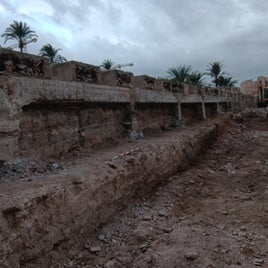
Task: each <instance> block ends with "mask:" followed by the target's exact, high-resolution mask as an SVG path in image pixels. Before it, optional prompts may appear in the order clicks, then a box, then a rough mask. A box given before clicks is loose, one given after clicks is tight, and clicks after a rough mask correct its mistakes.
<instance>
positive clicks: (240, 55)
mask: <svg viewBox="0 0 268 268" xmlns="http://www.w3.org/2000/svg"><path fill="white" fill-rule="evenodd" d="M33 1H34V0H33ZM43 1H44V0H43ZM76 2H77V3H78V5H74V4H73V2H72V1H71V0H69V1H66V0H58V1H54V0H46V3H48V4H50V6H51V7H52V8H53V9H54V11H55V12H54V14H53V16H52V17H50V18H48V20H50V21H52V22H54V24H55V27H59V28H60V29H64V31H66V33H67V35H68V36H69V39H70V40H69V41H68V42H67V41H66V40H65V37H64V36H57V34H56V33H53V31H51V29H50V28H49V27H48V28H47V29H46V31H43V30H42V27H39V30H38V31H37V33H38V35H39V37H40V44H41V43H42V44H43V43H51V44H55V46H57V47H61V48H63V51H62V54H63V55H64V56H66V57H67V58H68V59H73V60H79V61H85V62H87V63H92V64H97V65H98V64H100V63H101V61H102V60H103V59H105V58H111V59H112V60H114V61H117V62H118V63H128V62H134V64H135V65H134V67H133V68H132V69H131V70H133V72H134V73H136V74H141V73H147V74H149V75H155V76H165V75H166V70H167V69H168V68H170V67H173V66H178V65H183V64H187V65H189V64H191V65H192V66H193V68H194V69H198V70H200V71H205V69H206V66H207V65H208V63H209V62H211V61H214V60H221V61H222V62H224V64H225V66H226V69H227V70H226V71H227V72H229V73H231V74H232V75H233V76H234V78H235V79H237V80H239V81H243V80H246V79H248V78H250V77H252V76H253V75H256V74H257V73H260V74H263V73H265V72H267V71H266V69H265V68H267V67H266V66H267V65H266V58H267V56H268V51H267V48H266V47H268V46H267V44H268V39H267V38H266V34H265V29H266V24H267V14H268V12H267V11H268V2H267V1H266V0H259V1H252V0H225V1H221V0H204V1H196V0H188V1H185V0H183V1H182V0H166V1H163V0H137V1H133V0H116V1H109V0H108V1H105V0H90V1H88V0H77V1H76ZM0 3H1V4H2V5H4V6H5V8H6V10H7V12H8V15H6V16H4V17H2V18H0V21H1V25H2V27H1V29H0V30H1V31H2V32H3V31H4V29H5V27H7V26H8V25H9V24H10V23H11V22H12V20H13V19H20V20H25V21H26V22H27V23H29V24H31V23H32V22H33V21H34V25H33V26H32V27H31V28H33V29H34V28H35V27H38V25H46V24H43V23H44V22H43V21H40V19H39V18H38V17H33V16H31V17H28V18H26V17H22V14H19V13H18V10H17V8H16V4H14V3H13V4H12V1H6V0H0ZM20 4H23V2H20ZM13 15H14V18H13V17H12V18H11V19H10V21H7V18H8V16H13ZM3 25H5V26H3ZM44 27H46V26H43V28H44ZM34 30H35V29H34ZM59 31H60V30H59ZM70 36H71V37H72V38H70ZM34 49H36V47H35V48H34ZM245 62H246V64H245Z"/></svg>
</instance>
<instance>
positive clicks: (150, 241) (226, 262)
mask: <svg viewBox="0 0 268 268" xmlns="http://www.w3.org/2000/svg"><path fill="white" fill-rule="evenodd" d="M235 121H236V122H235ZM235 121H233V122H232V123H230V124H229V126H228V128H227V129H226V131H225V133H224V134H223V135H222V136H221V137H220V138H219V139H218V141H217V142H216V143H214V144H213V145H212V146H211V148H210V149H209V150H208V152H207V154H206V155H205V156H203V157H202V158H200V160H199V161H198V162H197V163H195V164H193V166H192V167H191V168H190V169H188V170H187V171H184V172H182V173H178V174H176V175H175V176H173V177H170V178H169V179H168V180H166V178H163V181H168V182H167V183H165V185H162V186H160V187H158V188H157V189H156V191H155V192H154V193H152V194H150V195H148V196H147V197H145V198H142V199H140V200H137V201H136V202H135V203H132V204H129V205H128V206H127V208H126V209H125V210H124V211H122V212H121V213H118V214H117V215H115V216H114V217H113V218H112V220H110V221H109V223H108V224H106V225H104V226H102V227H100V228H98V229H97V230H96V231H95V233H94V235H93V236H92V237H88V242H87V243H86V244H85V245H84V247H83V248H80V249H76V248H68V247H67V246H65V248H62V249H61V250H62V252H65V257H66V258H67V260H66V261H65V264H64V266H62V265H57V264H55V267H84V268H85V267H106V268H115V267H116V268H117V267H135V268H142V267H169V268H171V267H200V268H201V267H202V268H203V267H207V268H213V267H215V268H218V267H232V268H235V267H244V268H247V267H256V266H262V267H268V239H267V236H268V122H267V121H266V120H265V119H264V118H261V117H259V116H258V115H257V113H249V114H248V115H247V116H246V117H237V118H236V119H235Z"/></svg>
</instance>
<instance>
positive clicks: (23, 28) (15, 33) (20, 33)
mask: <svg viewBox="0 0 268 268" xmlns="http://www.w3.org/2000/svg"><path fill="white" fill-rule="evenodd" d="M1 37H4V38H5V41H4V43H6V42H7V41H8V40H12V39H15V40H17V41H18V47H19V49H20V52H22V51H23V48H24V46H25V44H26V42H27V39H30V38H34V37H38V36H37V34H36V33H35V32H34V31H32V30H31V29H30V27H29V26H28V25H27V24H26V23H25V22H21V21H19V22H18V21H15V20H14V21H13V23H12V24H10V25H9V27H7V28H6V30H5V32H4V33H3V34H2V35H1Z"/></svg>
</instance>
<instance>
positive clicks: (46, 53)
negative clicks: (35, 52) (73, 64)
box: [39, 44, 67, 63]
mask: <svg viewBox="0 0 268 268" xmlns="http://www.w3.org/2000/svg"><path fill="white" fill-rule="evenodd" d="M60 50H62V49H61V48H57V49H56V48H54V47H53V46H52V45H51V44H47V45H44V46H43V47H42V48H41V49H40V53H39V55H40V56H42V57H45V58H48V60H49V62H50V63H60V62H65V61H67V59H66V58H65V57H63V56H61V55H60V54H58V52H59V51H60Z"/></svg>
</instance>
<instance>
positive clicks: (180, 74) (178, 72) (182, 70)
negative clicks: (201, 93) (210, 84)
mask: <svg viewBox="0 0 268 268" xmlns="http://www.w3.org/2000/svg"><path fill="white" fill-rule="evenodd" d="M167 73H168V74H169V78H170V80H171V83H173V84H180V83H186V84H192V85H196V86H202V84H203V76H204V74H202V73H200V72H198V71H192V67H191V65H188V66H186V65H183V66H179V67H175V68H170V69H169V70H168V71H167Z"/></svg>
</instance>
